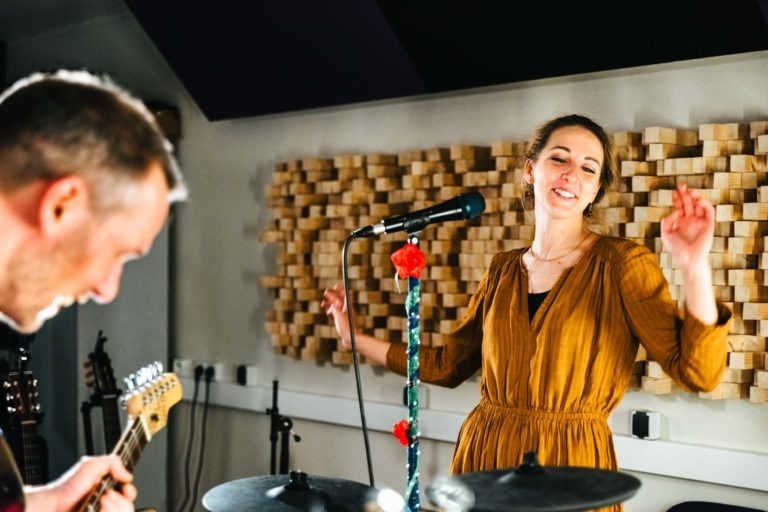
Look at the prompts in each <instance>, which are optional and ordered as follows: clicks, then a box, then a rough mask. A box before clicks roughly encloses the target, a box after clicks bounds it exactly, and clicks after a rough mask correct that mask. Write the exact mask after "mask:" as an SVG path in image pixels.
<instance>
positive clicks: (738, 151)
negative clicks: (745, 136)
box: [701, 140, 754, 157]
mask: <svg viewBox="0 0 768 512" xmlns="http://www.w3.org/2000/svg"><path fill="white" fill-rule="evenodd" d="M753 150H754V145H753V143H752V141H751V140H706V141H704V142H703V143H702V147H701V156H703V157H715V156H730V155H742V154H745V153H751V152H752V151H753Z"/></svg>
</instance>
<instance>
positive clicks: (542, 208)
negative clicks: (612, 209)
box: [525, 126, 603, 219]
mask: <svg viewBox="0 0 768 512" xmlns="http://www.w3.org/2000/svg"><path fill="white" fill-rule="evenodd" d="M602 166H603V145H602V144H601V143H600V140H599V139H598V138H597V137H596V136H595V135H594V134H593V133H592V132H591V131H589V130H587V129H586V128H582V127H580V126H566V127H563V128H559V129H557V130H555V131H554V132H552V134H551V135H550V137H549V140H548V141H547V143H546V145H545V146H544V148H543V149H542V150H541V152H540V153H539V156H538V158H537V159H536V160H535V161H534V160H527V161H526V162H525V180H526V182H527V183H528V184H529V185H533V190H534V197H535V204H536V214H537V216H538V215H547V216H548V217H550V218H552V219H561V218H568V217H571V216H578V217H581V216H582V215H583V212H584V210H585V209H586V208H587V206H588V205H589V204H590V203H591V202H593V201H594V200H595V196H596V195H597V193H598V191H599V190H600V172H601V169H602Z"/></svg>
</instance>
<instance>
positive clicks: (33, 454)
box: [21, 420, 46, 485]
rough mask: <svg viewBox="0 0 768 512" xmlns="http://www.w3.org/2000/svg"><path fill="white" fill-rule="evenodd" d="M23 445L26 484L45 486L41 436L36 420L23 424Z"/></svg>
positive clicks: (23, 422)
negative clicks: (38, 432) (38, 433)
mask: <svg viewBox="0 0 768 512" xmlns="http://www.w3.org/2000/svg"><path fill="white" fill-rule="evenodd" d="M21 443H22V452H23V458H24V483H25V484H27V485H37V484H44V483H45V482H46V478H45V475H44V473H43V464H42V459H41V453H40V452H41V450H40V436H38V435H37V423H36V422H35V421H34V420H26V421H22V422H21Z"/></svg>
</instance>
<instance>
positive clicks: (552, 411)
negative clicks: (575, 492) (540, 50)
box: [322, 115, 731, 473]
mask: <svg viewBox="0 0 768 512" xmlns="http://www.w3.org/2000/svg"><path fill="white" fill-rule="evenodd" d="M613 165H614V157H613V144H612V141H611V139H610V137H609V136H608V135H607V134H606V133H605V131H604V130H603V129H602V128H601V127H600V126H599V125H597V124H596V123H595V122H593V121H592V120H590V119H589V118H586V117H583V116H579V115H568V116H564V117H559V118H556V119H553V120H551V121H549V122H547V123H545V124H543V125H542V126H541V127H540V128H539V129H538V130H537V131H536V133H535V134H534V136H533V138H532V139H531V141H530V144H529V149H528V151H527V153H526V158H525V165H524V176H525V178H524V179H525V187H526V196H527V197H528V198H529V199H532V200H533V204H534V206H533V210H534V215H535V225H536V229H535V235H534V239H533V242H532V244H531V246H530V247H528V248H525V249H517V250H512V251H509V252H504V253H500V254H497V255H496V256H495V257H494V259H493V261H492V262H491V264H490V266H489V267H488V269H487V270H486V272H485V275H484V277H483V279H482V281H481V283H480V285H479V286H478V289H477V291H476V292H475V294H474V295H473V296H472V299H471V300H470V304H469V306H468V308H467V314H466V316H465V318H464V319H463V320H462V322H461V324H460V326H459V327H458V328H457V329H456V330H454V331H453V332H452V333H451V335H450V336H449V341H448V343H446V344H445V345H443V346H440V347H422V348H421V349H420V354H419V360H420V376H421V380H423V381H425V382H430V383H436V384H440V385H444V386H451V387H453V386H457V385H458V384H460V383H461V382H462V381H464V380H466V379H467V378H469V377H470V376H472V375H473V374H474V373H475V372H476V371H477V369H478V368H482V379H481V391H480V394H481V400H480V403H479V404H478V405H477V406H476V407H475V408H474V409H473V410H472V412H470V414H469V416H468V417H467V419H466V420H465V421H464V424H463V426H462V428H461V431H460V433H459V438H458V441H457V444H456V448H455V452H454V456H453V462H452V464H451V472H452V473H465V472H475V471H482V470H490V469H498V468H507V467H515V466H518V465H519V464H520V463H521V462H522V458H523V454H524V453H526V452H530V451H534V452H537V454H538V458H539V462H540V463H541V464H542V465H563V466H589V467H595V468H601V469H614V470H615V469H616V468H617V464H616V459H615V454H614V449H613V443H612V439H611V431H610V428H609V426H608V422H607V418H608V416H609V415H610V413H611V412H612V411H613V410H614V409H615V408H616V406H617V405H618V404H619V402H620V400H621V397H622V395H623V393H624V391H625V390H626V388H627V385H628V383H629V380H630V377H631V373H632V368H633V366H634V361H635V357H636V354H637V350H638V344H642V345H643V346H644V347H645V348H646V350H647V353H648V356H649V357H650V358H652V359H653V360H655V361H657V362H659V363H660V364H661V366H662V367H663V368H664V370H665V371H666V372H667V373H668V374H669V375H670V376H671V377H672V378H673V379H674V380H675V381H676V382H677V383H678V384H679V385H681V386H683V387H685V388H687V389H690V390H711V389H712V388H714V387H715V386H716V385H717V384H718V382H719V378H720V375H721V373H722V371H723V369H724V367H725V363H726V343H725V337H726V335H727V333H728V324H729V321H730V317H731V313H730V311H729V310H728V309H727V308H725V307H724V306H723V305H722V304H719V303H718V302H716V300H715V297H714V293H713V290H712V283H711V269H710V265H709V261H708V255H709V250H710V248H711V245H712V239H713V234H714V222H715V221H714V208H713V207H712V205H711V204H709V203H708V202H707V201H706V200H705V199H703V198H702V197H701V196H700V195H699V194H698V193H697V192H695V191H692V190H688V189H687V188H686V187H685V186H684V185H681V186H679V187H678V189H677V190H676V191H675V192H674V194H673V195H674V210H673V212H672V213H671V214H670V215H669V216H668V217H666V218H665V219H663V220H662V222H661V235H662V240H663V243H664V246H665V250H666V251H669V252H670V253H671V254H672V256H673V258H674V260H675V261H676V263H677V265H678V266H679V268H680V269H681V271H682V274H683V276H684V279H683V281H684V283H683V284H684V289H685V311H679V310H678V308H677V306H676V303H675V302H674V301H672V299H671V297H670V295H669V291H668V284H667V282H666V280H665V278H664V276H663V274H662V272H661V269H660V268H659V266H658V264H657V260H656V257H655V255H654V254H653V253H651V252H650V251H649V250H648V249H647V248H645V247H643V246H640V245H638V244H636V243H634V242H632V241H630V240H625V239H622V238H617V237H609V236H600V235H598V234H597V233H594V232H592V231H590V229H589V227H588V223H587V220H586V217H589V216H590V215H591V214H592V206H593V204H595V203H597V202H598V201H600V199H601V198H602V197H603V196H604V194H605V192H606V189H607V188H608V187H609V186H610V185H611V184H612V182H613V180H614V173H615V171H614V168H613ZM322 307H323V308H324V309H325V311H326V313H327V314H328V315H329V316H332V317H333V320H334V323H335V326H336V329H337V331H338V333H339V335H340V336H341V338H342V340H343V341H344V343H345V344H346V345H347V346H348V345H349V334H350V330H349V323H348V321H347V315H346V309H345V307H346V305H345V301H344V295H343V289H342V288H341V287H339V286H336V287H335V288H333V289H330V290H326V291H325V292H324V299H323V302H322ZM355 340H356V344H357V348H358V351H359V352H360V353H361V354H363V355H365V356H366V357H368V358H370V359H371V360H373V361H375V362H379V363H381V364H386V365H387V366H388V367H389V368H390V369H391V370H393V371H396V372H398V373H401V374H405V371H406V354H405V345H404V344H401V343H389V342H387V341H384V340H379V339H375V338H372V337H370V336H366V335H364V334H362V333H356V337H355Z"/></svg>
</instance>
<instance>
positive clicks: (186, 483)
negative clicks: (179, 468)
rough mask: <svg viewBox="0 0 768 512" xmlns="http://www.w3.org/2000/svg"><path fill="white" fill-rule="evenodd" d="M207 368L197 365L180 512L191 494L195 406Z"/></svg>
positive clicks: (182, 511)
mask: <svg viewBox="0 0 768 512" xmlns="http://www.w3.org/2000/svg"><path fill="white" fill-rule="evenodd" d="M204 371H205V369H204V368H203V365H201V364H199V365H197V366H195V387H194V391H192V407H191V409H190V414H189V440H188V441H187V457H186V461H185V462H184V500H183V501H182V502H181V506H180V507H179V512H184V507H186V506H187V502H188V501H189V496H190V480H189V466H190V464H191V463H192V445H193V444H194V441H195V406H197V394H198V392H199V391H200V379H201V378H202V377H203V372H204Z"/></svg>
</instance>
